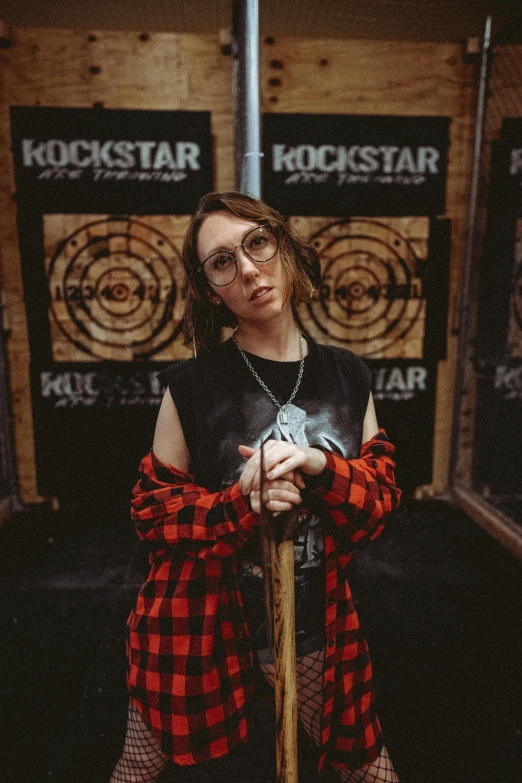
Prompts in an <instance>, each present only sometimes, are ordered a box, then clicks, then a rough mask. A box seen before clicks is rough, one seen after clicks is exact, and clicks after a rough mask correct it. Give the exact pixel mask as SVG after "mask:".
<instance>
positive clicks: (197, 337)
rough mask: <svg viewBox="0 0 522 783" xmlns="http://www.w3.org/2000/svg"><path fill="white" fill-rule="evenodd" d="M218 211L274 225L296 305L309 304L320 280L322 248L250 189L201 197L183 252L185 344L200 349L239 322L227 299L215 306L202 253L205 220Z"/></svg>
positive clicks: (206, 347)
mask: <svg viewBox="0 0 522 783" xmlns="http://www.w3.org/2000/svg"><path fill="white" fill-rule="evenodd" d="M218 211H225V212H230V214H231V215H235V216H236V217H239V218H243V219H244V220H252V221H253V222H256V223H259V224H262V223H267V224H269V225H270V227H271V229H272V230H273V231H274V233H275V234H276V236H277V239H278V243H279V257H280V259H281V263H282V265H283V271H284V275H285V277H286V282H287V291H288V294H287V297H288V298H289V299H290V300H291V303H292V308H293V309H295V308H296V307H297V305H298V304H299V303H301V302H310V300H311V299H312V296H313V292H314V289H315V288H317V287H318V286H319V285H320V282H321V267H320V263H319V255H318V253H317V251H316V250H315V248H313V247H312V246H311V245H309V244H308V243H307V242H305V241H304V240H303V239H302V237H300V236H299V234H298V233H297V232H296V231H295V230H294V229H293V228H292V227H291V226H290V225H289V223H288V221H287V220H286V218H284V217H283V216H282V215H281V214H280V213H279V212H277V210H275V209H273V208H272V207H270V206H268V204H265V203H264V202H263V201H261V200H260V199H257V198H254V197H253V196H248V195H246V194H245V193H236V192H225V193H207V195H206V196H203V198H202V199H201V200H200V202H199V205H198V208H197V211H196V213H195V215H194V216H193V217H192V220H191V221H190V224H189V227H188V229H187V233H186V235H185V241H184V243H183V251H182V261H183V266H184V267H185V273H186V282H185V289H184V296H185V306H184V313H183V319H182V327H183V337H184V344H185V345H194V346H195V348H196V350H197V351H198V352H199V351H202V350H203V351H205V350H206V351H210V350H212V348H214V347H215V346H216V344H217V343H218V342H219V340H220V334H221V329H222V327H224V326H231V327H235V326H237V321H236V317H235V315H234V313H232V311H231V310H230V309H229V308H228V307H227V306H226V305H225V303H224V302H223V303H221V304H220V305H215V304H213V303H212V302H211V301H210V299H209V296H208V295H209V293H210V291H211V289H210V286H209V283H208V282H207V279H206V277H205V274H204V272H203V271H202V269H201V260H200V258H199V256H198V249H197V243H198V234H199V230H200V228H201V226H202V224H203V222H204V220H205V218H207V217H208V216H209V215H211V214H212V213H213V212H218Z"/></svg>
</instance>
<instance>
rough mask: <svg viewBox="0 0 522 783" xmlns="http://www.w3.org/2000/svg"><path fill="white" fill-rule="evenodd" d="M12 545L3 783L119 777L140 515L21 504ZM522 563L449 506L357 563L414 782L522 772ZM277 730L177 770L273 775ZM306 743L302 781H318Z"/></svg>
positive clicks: (385, 691) (494, 780) (221, 777)
mask: <svg viewBox="0 0 522 783" xmlns="http://www.w3.org/2000/svg"><path fill="white" fill-rule="evenodd" d="M0 552H1V555H0V583H1V585H2V587H3V591H2V601H3V603H4V607H3V612H2V615H1V616H2V624H3V628H2V634H1V644H2V655H1V666H2V677H1V688H2V692H1V698H0V710H1V713H2V715H1V719H2V726H3V729H2V738H3V740H4V741H3V743H2V746H3V747H2V754H3V755H5V758H2V759H1V760H0V781H2V783H40V782H41V781H51V783H53V782H54V783H106V782H107V781H108V780H109V777H110V772H111V769H112V766H113V765H114V763H115V761H116V759H117V757H118V755H119V752H120V749H121V743H122V739H123V733H124V726H125V715H126V709H127V699H126V693H125V681H124V672H125V659H124V623H125V619H126V616H127V614H128V611H129V608H130V606H131V604H132V602H133V599H134V596H135V594H136V592H137V589H138V587H139V585H140V583H141V581H142V578H143V576H144V574H145V571H146V561H145V558H144V556H143V554H142V553H141V552H140V550H139V547H138V546H137V544H136V540H135V538H134V534H133V533H132V531H131V527H130V523H129V522H128V521H127V519H126V515H123V514H118V513H116V512H114V513H112V514H111V513H105V514H104V513H100V512H98V513H94V512H93V513H91V514H86V513H84V514H83V516H82V515H80V514H78V512H74V511H70V512H66V511H61V512H54V513H52V512H48V511H41V510H39V511H34V512H30V513H22V514H18V515H16V516H15V517H13V518H12V519H11V520H9V522H8V523H6V524H5V525H4V527H3V528H2V529H0ZM521 565H522V564H520V563H519V562H518V561H517V560H515V559H514V558H513V557H512V556H511V555H510V554H508V553H507V552H505V551H504V550H503V549H502V548H501V547H500V545H499V544H497V543H496V542H495V541H493V540H492V539H490V538H489V537H488V536H487V535H486V534H485V533H484V532H483V531H482V530H481V529H480V528H478V527H477V526H476V525H475V524H474V523H473V522H471V521H470V520H468V519H467V518H466V517H465V516H464V515H463V514H462V513H461V512H459V511H456V510H455V509H452V508H451V507H449V506H447V505H445V504H444V503H442V502H429V503H426V502H414V501H409V502H407V503H405V504H404V506H403V508H402V509H401V510H400V511H399V512H398V513H397V514H396V515H395V517H394V519H393V520H392V521H391V522H390V524H389V525H388V529H387V532H386V533H385V534H384V535H383V536H382V537H381V538H380V539H379V540H378V541H375V542H373V543H372V544H371V545H370V546H369V547H368V548H367V549H364V550H362V551H361V552H359V553H358V554H357V556H356V558H354V562H353V566H352V568H351V576H350V579H351V583H352V587H353V590H354V593H355V594H356V597H357V601H358V607H359V611H360V616H361V619H362V621H363V624H364V626H365V628H366V632H367V636H368V639H369V643H370V649H371V652H372V658H373V662H374V670H375V675H376V683H377V689H378V697H379V714H380V717H381V722H382V724H383V728H384V731H385V736H386V742H387V745H388V748H389V751H390V754H391V756H392V758H393V759H394V761H395V765H396V768H397V771H398V773H399V775H400V778H401V783H515V781H516V783H520V781H521V780H522V698H521V696H522V685H521V683H522V619H521V618H522V589H521V588H522V567H521ZM261 708H266V702H262V703H261ZM268 712H270V709H269V706H268ZM266 719H267V720H268V722H269V724H270V715H268V717H267V718H266ZM266 719H265V720H266ZM261 722H262V721H261ZM270 731H271V727H270V728H269V729H268V736H267V735H265V734H264V733H263V732H260V733H259V734H257V735H256V736H255V739H254V741H253V743H252V747H248V748H247V749H246V750H242V751H240V752H239V753H237V754H233V756H232V757H231V758H230V759H227V760H225V761H218V762H215V763H213V764H212V765H206V766H205V767H202V768H199V767H198V768H192V769H186V768H184V769H179V768H176V770H175V771H174V770H169V771H167V773H166V774H165V775H164V778H163V779H164V780H165V781H166V780H176V781H178V782H179V783H202V782H203V781H205V783H207V781H208V783H211V781H212V783H217V781H223V782H224V781H226V783H234V781H236V780H248V781H249V783H264V782H265V781H270V779H271V774H270V768H271V767H270V765H271V763H272V762H271V760H270V753H269V752H267V747H270V745H271V738H270V736H269V735H270ZM301 740H302V742H301V771H300V779H299V783H313V782H314V781H316V780H317V778H316V775H315V773H314V770H313V763H314V753H313V751H312V749H311V748H310V746H309V744H308V743H307V742H306V741H305V740H304V739H303V738H301Z"/></svg>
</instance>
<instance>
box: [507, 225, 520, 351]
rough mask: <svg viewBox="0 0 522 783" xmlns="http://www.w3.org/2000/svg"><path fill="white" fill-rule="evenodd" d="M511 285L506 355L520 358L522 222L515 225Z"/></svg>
mask: <svg viewBox="0 0 522 783" xmlns="http://www.w3.org/2000/svg"><path fill="white" fill-rule="evenodd" d="M514 262H515V263H514V268H513V285H512V288H511V296H510V303H509V326H508V353H509V355H510V356H513V357H514V358H517V359H520V358H522V220H517V223H516V240H515V256H514Z"/></svg>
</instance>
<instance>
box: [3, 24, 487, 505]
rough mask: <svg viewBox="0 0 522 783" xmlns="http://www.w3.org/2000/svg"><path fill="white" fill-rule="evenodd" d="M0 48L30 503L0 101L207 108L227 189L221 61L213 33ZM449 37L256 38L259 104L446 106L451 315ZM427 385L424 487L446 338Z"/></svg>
mask: <svg viewBox="0 0 522 783" xmlns="http://www.w3.org/2000/svg"><path fill="white" fill-rule="evenodd" d="M12 39H13V46H12V47H11V48H10V49H7V50H4V51H2V52H1V53H0V58H1V61H2V65H3V76H2V88H3V91H2V99H1V104H0V144H1V150H0V156H1V157H0V162H1V165H2V169H3V171H4V178H3V183H2V189H1V194H0V198H1V209H0V252H1V279H2V281H3V282H2V285H3V287H4V290H5V295H6V300H7V305H8V311H9V312H8V314H9V319H10V326H11V329H12V336H11V338H10V340H9V364H10V376H11V392H12V402H13V410H14V418H15V436H16V450H17V458H18V471H19V480H20V489H21V495H22V499H23V500H24V501H25V502H34V501H37V500H38V499H39V498H38V495H37V490H36V475H35V464H34V455H33V429H32V420H31V404H30V391H29V373H28V365H29V347H28V339H27V327H26V319H25V309H24V297H23V289H22V276H21V270H20V258H19V252H18V238H17V232H16V206H15V203H14V202H13V200H12V194H13V193H14V173H13V167H12V158H11V154H10V149H9V147H10V129H9V106H11V105H25V106H31V105H42V106H72V107H90V106H94V105H96V104H103V106H105V107H106V108H139V109H185V110H206V111H210V112H211V113H212V131H213V134H214V139H215V160H216V170H215V183H216V187H217V188H218V189H226V188H231V187H233V182H234V178H233V115H232V89H231V77H232V62H231V57H230V55H229V54H228V53H227V50H226V49H224V50H223V49H222V47H221V44H220V41H219V38H218V37H217V36H216V37H212V36H194V35H175V34H158V33H153V34H147V33H129V32H96V31H93V32H92V33H90V34H87V33H85V32H76V31H70V30H49V29H18V30H14V31H13V33H12ZM462 54H463V53H462V47H461V46H460V45H457V44H431V43H424V44H418V43H397V42H391V41H389V42H386V41H353V40H350V41H341V40H301V39H290V38H286V39H280V40H275V39H273V38H267V39H265V41H263V43H262V53H261V61H262V62H261V66H262V67H261V73H262V77H261V85H262V87H261V89H262V108H263V110H264V111H270V112H279V111H280V112H312V113H318V112H321V113H339V114H358V113H360V114H408V115H445V116H447V115H449V116H451V118H452V120H453V121H452V125H451V148H450V161H449V171H448V190H447V205H448V208H447V216H448V217H449V218H450V219H451V221H452V257H451V302H450V313H453V312H454V309H455V307H456V304H457V300H458V286H459V279H460V261H461V258H462V251H463V244H464V226H465V209H466V197H467V190H468V176H469V164H470V139H471V133H472V128H473V110H474V100H475V86H474V77H475V73H476V65H473V64H469V63H464V61H463V57H462ZM451 322H452V318H451V317H450V324H449V354H448V360H447V361H445V362H442V363H441V365H440V372H439V383H438V391H437V412H436V425H435V426H436V433H435V447H434V449H435V451H434V474H433V485H432V489H433V490H436V491H439V490H442V489H444V487H445V484H446V475H447V464H448V449H449V431H450V421H451V396H452V379H453V372H452V370H453V365H454V350H455V338H454V336H452V335H451Z"/></svg>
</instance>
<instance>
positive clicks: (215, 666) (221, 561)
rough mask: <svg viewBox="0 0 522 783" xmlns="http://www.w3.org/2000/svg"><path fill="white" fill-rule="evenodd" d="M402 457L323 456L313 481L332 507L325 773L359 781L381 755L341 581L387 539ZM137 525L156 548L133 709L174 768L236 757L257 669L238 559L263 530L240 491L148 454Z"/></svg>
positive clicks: (132, 675) (137, 631) (145, 592)
mask: <svg viewBox="0 0 522 783" xmlns="http://www.w3.org/2000/svg"><path fill="white" fill-rule="evenodd" d="M393 453H394V447H393V446H392V444H391V443H390V442H389V440H388V438H387V437H386V434H385V432H384V431H383V430H379V432H378V433H377V435H376V436H375V437H374V438H372V439H371V440H370V441H368V442H367V443H365V444H364V445H363V447H362V450H361V455H360V457H359V458H358V459H353V460H345V459H343V458H342V457H339V456H337V455H336V454H333V453H331V452H328V451H325V454H326V469H325V471H324V473H322V474H321V476H319V477H313V478H311V479H309V480H308V482H307V485H308V489H309V491H311V492H312V493H313V494H315V495H317V496H318V497H319V498H321V499H322V501H323V502H324V503H325V504H326V506H327V508H328V511H329V516H330V524H329V525H328V526H327V529H325V530H324V544H325V557H326V609H325V613H326V615H325V623H326V654H325V665H324V674H323V681H324V704H323V715H322V730H321V751H322V752H321V761H320V767H321V768H322V766H323V765H324V763H325V760H326V758H328V760H329V762H330V763H332V764H333V765H335V766H336V765H348V766H349V767H350V768H351V769H358V768H360V767H361V766H363V765H364V764H367V763H369V762H370V761H373V760H374V759H375V758H376V757H377V756H378V755H379V753H380V750H381V747H382V735H381V730H380V726H379V721H378V718H377V716H376V714H375V712H374V709H373V702H374V692H373V686H372V668H371V662H370V657H369V654H368V647H367V644H366V641H365V639H364V637H363V636H362V634H361V631H360V628H359V621H358V618H357V613H356V611H355V606H354V603H353V600H352V596H351V592H350V587H349V585H348V583H347V582H346V580H345V578H344V576H343V569H344V568H345V566H346V565H347V564H348V562H349V560H350V557H351V552H352V550H353V547H354V544H357V543H358V542H360V541H362V540H364V539H367V540H370V539H373V538H375V537H376V536H378V535H379V534H380V533H381V531H382V529H383V526H384V519H385V517H386V515H387V514H389V513H390V512H391V511H392V509H394V508H396V506H397V505H398V502H399V497H400V490H399V489H398V488H397V487H396V486H395V478H394V462H393V459H392V455H393ZM133 495H134V497H133V502H132V516H133V519H134V521H135V525H136V529H137V531H138V534H139V536H140V537H141V538H142V539H145V540H146V541H148V542H150V543H151V544H152V548H153V549H152V554H151V569H150V573H149V576H148V578H147V581H146V582H145V584H144V585H143V587H142V589H141V590H140V592H139V595H138V599H137V603H136V607H135V609H134V610H133V612H132V613H131V615H130V617H129V620H128V658H129V673H128V684H129V690H130V694H131V697H132V699H133V701H134V703H135V704H136V706H137V707H138V708H139V710H140V712H141V714H142V717H143V719H144V721H145V723H146V724H147V725H148V726H149V727H150V728H151V730H152V732H153V733H154V735H155V736H156V738H157V740H158V743H159V744H160V746H161V748H162V750H163V751H164V752H165V753H166V754H167V755H168V756H170V757H171V758H172V759H173V761H174V762H175V763H177V764H195V763H198V762H201V761H208V760H210V759H212V758H216V757H218V756H222V755H225V754H227V753H228V752H229V751H230V750H231V749H232V748H233V747H234V746H235V745H237V744H238V743H239V742H242V741H245V740H246V739H247V731H248V727H247V723H248V721H247V715H248V709H247V708H248V704H249V702H250V700H251V698H252V696H253V690H254V677H253V674H254V672H253V659H252V653H251V651H250V647H249V643H248V629H247V626H246V623H245V619H244V616H243V611H242V602H241V595H240V592H239V589H238V586H237V580H236V578H235V575H236V574H237V564H236V558H235V557H234V555H235V553H236V552H237V550H238V549H239V548H240V547H241V546H242V544H243V543H244V542H245V541H246V540H247V538H248V537H249V536H250V535H251V534H252V533H253V532H254V530H255V529H256V527H257V526H258V520H257V517H256V516H255V515H254V514H253V513H252V511H251V509H250V506H249V504H248V499H247V498H246V497H244V496H243V495H242V494H241V492H240V490H239V486H238V484H237V483H236V484H233V485H232V486H230V487H228V488H227V489H225V490H224V491H222V492H216V493H212V494H211V493H209V492H208V491H207V490H205V489H203V488H202V487H200V486H197V485H196V484H194V483H193V478H192V477H191V476H189V475H188V474H183V473H180V472H179V471H177V470H175V469H174V468H172V467H169V466H167V465H164V464H162V463H161V462H160V461H159V460H158V459H157V458H156V457H155V456H154V454H153V453H152V452H151V453H150V454H148V455H147V456H146V457H145V458H144V459H143V461H142V463H141V465H140V478H139V480H138V483H137V484H136V486H135V488H134V492H133Z"/></svg>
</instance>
